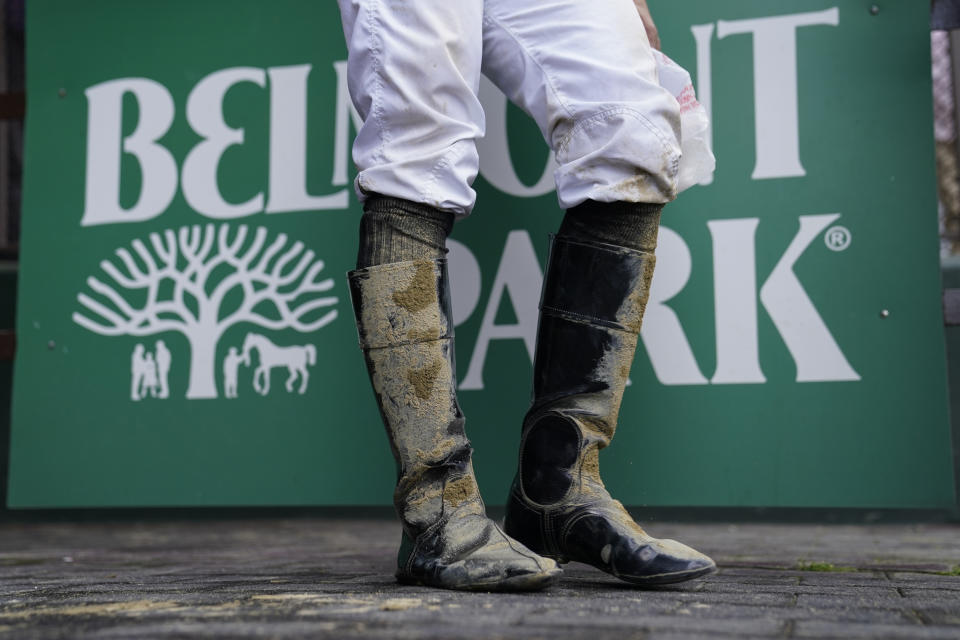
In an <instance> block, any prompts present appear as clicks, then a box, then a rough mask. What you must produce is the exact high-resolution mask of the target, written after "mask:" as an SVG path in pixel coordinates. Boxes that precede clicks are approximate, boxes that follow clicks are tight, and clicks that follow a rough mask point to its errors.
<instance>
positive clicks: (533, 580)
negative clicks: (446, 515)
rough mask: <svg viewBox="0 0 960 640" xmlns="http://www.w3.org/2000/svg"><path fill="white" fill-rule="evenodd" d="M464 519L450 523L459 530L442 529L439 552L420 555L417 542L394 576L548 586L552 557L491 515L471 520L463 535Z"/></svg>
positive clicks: (452, 585)
mask: <svg viewBox="0 0 960 640" xmlns="http://www.w3.org/2000/svg"><path fill="white" fill-rule="evenodd" d="M477 520H479V519H477ZM466 524H467V523H466V522H463V521H461V522H458V523H457V525H458V526H456V527H454V529H458V530H459V531H456V530H453V531H445V532H443V533H444V534H445V536H446V540H445V541H444V543H443V544H441V545H436V547H438V548H443V549H445V551H446V553H443V554H442V557H436V556H433V557H430V556H424V555H423V552H424V551H425V548H421V550H420V554H419V555H420V557H419V558H415V559H414V561H413V562H412V563H411V565H410V571H409V572H405V573H404V574H403V575H401V574H398V576H397V577H398V579H400V581H401V582H415V583H418V584H424V585H427V586H433V587H440V588H443V589H457V590H466V591H535V590H539V589H544V588H546V587H548V586H550V585H551V584H553V583H554V582H556V581H557V579H558V578H559V576H560V574H561V573H562V570H561V569H560V568H559V567H558V566H557V563H556V562H554V561H553V560H551V559H550V558H544V557H541V556H539V555H537V554H535V553H533V552H532V551H530V550H529V549H527V548H526V547H525V546H524V545H522V544H521V543H519V542H517V541H516V540H514V539H513V538H511V537H509V536H508V535H506V534H505V533H504V532H503V531H502V530H501V529H500V527H498V526H497V525H496V524H494V523H493V522H492V521H490V520H488V519H486V518H483V521H481V522H476V525H478V526H476V527H475V528H473V532H472V534H473V535H472V536H471V538H470V539H469V540H468V538H467V535H466V534H467V533H468V532H467V531H466V529H469V527H467V526H465V525H466ZM431 546H433V545H426V548H431Z"/></svg>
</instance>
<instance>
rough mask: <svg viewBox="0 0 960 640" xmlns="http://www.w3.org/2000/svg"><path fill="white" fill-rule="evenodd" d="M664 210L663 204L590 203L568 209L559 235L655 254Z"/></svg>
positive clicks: (591, 201)
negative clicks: (661, 214)
mask: <svg viewBox="0 0 960 640" xmlns="http://www.w3.org/2000/svg"><path fill="white" fill-rule="evenodd" d="M662 210H663V205H662V204H646V203H642V202H595V201H593V200H587V201H586V202H584V203H583V204H579V205H577V206H575V207H572V208H570V209H567V212H566V214H564V216H563V222H562V223H561V224H560V231H559V232H557V236H558V237H563V238H568V239H570V240H586V241H591V242H602V243H604V244H612V245H616V246H618V247H628V248H630V249H636V250H637V251H646V252H649V253H653V251H654V250H655V249H656V248H657V231H658V229H659V228H660V212H661V211H662Z"/></svg>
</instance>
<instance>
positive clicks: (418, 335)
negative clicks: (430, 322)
mask: <svg viewBox="0 0 960 640" xmlns="http://www.w3.org/2000/svg"><path fill="white" fill-rule="evenodd" d="M442 335H443V333H442V332H441V330H440V328H439V327H413V328H412V329H410V331H408V332H407V338H409V339H410V341H411V342H427V341H429V340H437V339H439V338H440V336H442Z"/></svg>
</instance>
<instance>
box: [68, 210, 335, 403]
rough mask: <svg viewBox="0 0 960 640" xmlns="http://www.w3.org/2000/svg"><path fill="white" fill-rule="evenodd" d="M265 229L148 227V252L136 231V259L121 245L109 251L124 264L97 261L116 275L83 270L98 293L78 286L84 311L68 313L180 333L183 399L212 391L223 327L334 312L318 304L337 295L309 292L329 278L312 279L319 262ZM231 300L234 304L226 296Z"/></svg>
mask: <svg viewBox="0 0 960 640" xmlns="http://www.w3.org/2000/svg"><path fill="white" fill-rule="evenodd" d="M267 233H268V232H267V229H266V228H264V227H258V228H257V230H256V232H255V233H254V235H253V239H252V241H250V242H249V244H247V243H246V241H247V235H248V234H247V227H246V226H245V225H241V226H240V227H239V228H237V230H236V233H235V234H233V238H232V240H231V238H230V236H231V231H230V228H229V226H228V225H226V224H223V225H221V226H220V228H219V229H216V228H215V226H214V225H213V224H208V225H206V226H205V227H203V228H201V227H200V226H199V225H194V226H191V227H181V228H180V229H178V230H177V231H176V232H174V230H173V229H167V230H166V231H164V232H163V233H162V235H161V234H160V233H151V234H150V236H149V238H150V246H151V247H153V252H152V253H151V252H150V250H149V249H147V246H146V244H145V243H144V242H143V241H142V240H140V239H137V240H134V241H133V242H132V243H131V246H132V247H133V251H134V252H135V253H136V255H137V256H138V257H139V262H138V261H137V260H135V259H134V256H133V255H132V254H131V253H130V251H128V250H127V249H125V248H119V249H117V250H116V256H117V258H118V259H119V263H122V267H118V266H117V265H115V264H114V263H113V262H111V261H109V260H104V261H103V262H101V263H100V268H101V269H103V271H104V272H105V273H106V274H107V275H108V276H110V278H111V279H112V280H113V283H111V284H106V283H104V282H102V281H101V280H98V279H97V278H94V277H92V276H91V277H89V278H87V286H88V287H90V290H91V291H92V292H93V293H95V294H97V296H98V297H99V299H95V298H93V297H91V296H89V295H87V294H85V293H80V294H78V295H77V300H78V301H79V302H80V304H81V305H83V306H84V307H86V310H84V311H83V312H75V313H74V314H73V321H74V322H76V323H77V324H79V325H80V326H82V327H84V328H85V329H89V330H90V331H93V332H94V333H98V334H100V335H104V336H149V335H154V334H159V333H164V332H168V331H177V332H180V333H182V334H183V335H184V336H186V338H187V340H188V341H189V343H190V350H191V357H190V382H189V385H188V388H187V398H216V397H217V385H216V380H215V378H214V370H215V368H216V367H215V358H216V352H217V343H218V342H219V341H220V338H221V337H222V336H223V334H224V332H225V331H226V330H227V329H229V328H230V327H232V326H234V325H236V324H239V323H241V322H245V323H249V324H252V325H256V326H259V327H263V328H265V329H269V330H281V329H294V330H296V331H300V332H303V333H308V332H311V331H316V330H317V329H320V328H321V327H324V326H326V325H327V324H329V323H330V322H332V321H333V320H334V319H335V318H336V317H337V310H336V309H331V310H328V311H326V312H323V311H322V310H323V309H325V308H327V307H330V306H332V305H335V304H336V303H337V298H336V297H333V296H326V297H317V295H316V294H318V293H322V292H325V291H329V290H330V289H332V288H333V284H334V283H333V279H332V278H326V279H323V280H318V275H319V274H320V271H322V270H323V266H324V265H323V261H322V260H316V259H315V254H314V252H313V251H310V250H307V251H304V248H305V247H304V245H303V243H302V242H299V241H298V242H295V243H294V244H293V245H291V246H289V247H287V236H286V235H285V234H283V233H281V234H279V235H277V236H276V238H275V239H274V240H273V242H272V243H271V244H270V245H269V246H268V245H267ZM264 247H266V248H264ZM118 290H123V291H124V294H123V295H121V293H120V292H119V291H118ZM233 292H237V293H233ZM231 294H232V295H231ZM228 296H229V297H228ZM228 300H231V301H234V304H225V302H226V301H228ZM237 300H239V302H237ZM234 307H235V308H234ZM84 313H86V314H87V315H84ZM88 316H89V317H88Z"/></svg>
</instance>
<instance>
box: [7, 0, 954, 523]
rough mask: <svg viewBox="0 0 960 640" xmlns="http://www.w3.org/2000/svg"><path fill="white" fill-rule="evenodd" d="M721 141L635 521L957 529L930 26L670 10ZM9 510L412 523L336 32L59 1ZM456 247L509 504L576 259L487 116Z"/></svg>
mask: <svg viewBox="0 0 960 640" xmlns="http://www.w3.org/2000/svg"><path fill="white" fill-rule="evenodd" d="M651 4H653V5H654V6H653V9H654V13H655V15H656V16H657V18H658V20H659V26H660V30H661V35H662V39H663V43H664V49H665V51H666V52H667V53H668V54H669V55H670V56H671V57H672V58H674V59H675V60H676V61H678V62H679V63H680V64H682V65H683V66H685V67H686V68H687V69H689V70H690V71H691V74H692V75H693V77H694V81H695V84H696V86H697V89H698V93H699V98H700V100H701V102H702V103H703V104H704V105H705V106H706V107H707V109H708V110H709V111H710V112H711V113H712V115H713V129H712V140H713V145H714V150H715V153H716V155H717V158H718V168H717V172H716V174H715V176H714V179H713V181H712V183H710V184H705V185H698V186H696V187H694V188H692V189H691V190H689V191H688V192H686V193H684V194H682V195H681V197H680V199H679V200H678V201H677V202H676V203H675V204H672V205H670V206H669V207H668V208H667V210H666V212H665V215H664V228H663V231H662V233H661V237H660V249H659V252H658V255H659V262H658V270H657V274H656V277H655V280H654V289H653V292H652V295H651V300H650V304H649V307H648V311H647V317H646V321H645V325H644V330H643V335H642V338H643V339H642V343H641V347H640V349H639V351H638V355H637V360H636V362H635V364H634V368H633V372H632V384H631V386H630V387H629V388H628V389H627V392H626V396H625V399H624V404H623V410H622V413H621V421H620V428H619V431H618V433H617V437H616V439H615V440H614V443H613V445H612V446H611V447H610V448H609V449H608V450H606V451H605V452H604V453H603V455H602V456H601V460H602V465H603V469H604V476H605V478H606V480H607V484H608V486H609V487H610V489H611V491H612V493H614V494H615V495H617V496H618V497H619V498H620V499H621V500H623V501H624V502H626V503H628V504H634V505H640V504H649V505H705V506H724V505H733V506H748V505H765V506H826V507H843V506H857V507H946V506H950V505H952V504H953V503H954V495H953V475H952V470H951V459H950V453H949V452H950V441H949V429H948V422H947V393H946V392H947V388H946V378H945V359H944V340H943V328H942V319H941V315H940V313H941V312H940V302H939V275H938V274H939V271H938V262H937V250H936V249H937V223H936V202H935V189H934V180H933V141H932V136H931V104H930V86H929V85H930V80H929V78H930V74H929V45H928V34H927V19H928V17H927V10H928V7H927V6H926V4H924V3H919V2H913V1H910V0H899V1H893V0H891V1H889V2H885V3H883V4H882V7H881V9H880V12H879V14H877V15H873V14H871V12H870V11H869V10H868V8H867V7H866V6H865V5H863V4H862V3H854V2H840V1H839V0H830V1H826V0H806V1H804V2H800V1H799V0H792V1H784V2H776V3H773V2H766V1H762V0H729V1H727V2H713V1H710V0H687V1H686V2H684V3H683V8H682V10H679V9H677V8H676V7H675V3H669V2H665V1H661V2H652V3H651ZM28 9H29V23H28V28H29V34H28V35H29V37H28V39H27V42H28V47H29V49H28V52H27V60H28V64H29V68H28V85H29V86H28V95H29V97H30V99H29V110H28V116H27V134H26V136H27V137H26V140H27V149H26V155H27V157H26V167H27V168H26V174H25V175H26V180H25V184H24V221H23V238H22V246H23V251H22V261H21V272H20V273H21V280H20V286H19V295H20V300H19V307H18V311H19V317H18V326H17V333H18V336H17V337H18V347H19V350H18V353H17V359H16V372H15V389H14V395H15V397H14V407H13V425H12V442H11V476H10V483H9V497H8V499H9V504H10V505H11V506H13V507H67V506H70V507H78V506H119V505H313V504H331V505H334V504H386V503H388V502H389V500H390V496H391V492H392V486H393V480H394V467H393V462H392V460H391V458H390V453H389V449H388V446H387V442H386V438H385V436H384V434H383V430H382V426H381V424H380V418H379V415H378V413H377V411H376V407H375V405H374V401H373V394H372V392H371V391H370V390H369V387H368V382H367V379H366V374H365V370H364V365H363V362H362V358H361V355H360V352H359V350H358V347H357V339H356V332H355V329H354V327H353V323H352V317H351V316H352V313H351V310H350V303H349V297H348V295H347V286H346V278H345V272H346V271H347V270H348V269H350V268H351V267H352V266H353V261H354V256H355V250H356V234H357V231H356V228H357V223H358V215H359V206H358V204H357V202H356V199H355V197H354V195H353V193H352V189H351V187H350V184H351V180H352V177H353V167H352V165H351V163H350V161H349V158H350V152H349V145H350V142H351V137H352V135H353V132H354V129H355V126H356V121H357V118H356V115H355V113H354V111H353V109H352V107H351V106H350V103H349V98H348V95H347V88H346V73H345V62H344V61H345V58H346V53H345V50H344V46H343V40H342V36H341V33H340V24H339V17H338V15H337V11H336V7H335V5H334V3H332V2H323V3H320V2H316V3H304V2H294V1H292V0H286V1H278V2H271V3H266V2H259V1H255V0H237V1H233V2H203V3H196V2H187V1H185V0H177V1H174V0H170V1H168V2H164V3H130V2H120V1H108V0H100V1H97V2H85V3H76V2H71V1H68V0H31V2H30V3H29V7H28ZM482 100H483V102H484V105H485V109H486V114H487V136H486V138H485V139H484V140H483V141H481V143H480V147H481V157H482V161H481V175H480V177H479V178H478V180H477V187H478V192H479V204H478V206H477V209H476V211H475V213H474V215H473V216H472V217H471V218H469V219H468V220H466V221H464V222H462V223H460V224H458V226H457V228H456V230H455V231H454V241H453V242H451V253H450V263H451V271H452V280H453V283H454V289H455V290H454V294H453V298H454V316H455V321H456V324H457V325H458V326H457V350H458V351H457V355H458V377H459V380H460V392H461V393H460V396H461V401H462V405H463V407H464V410H465V412H466V414H467V431H468V434H469V435H470V436H471V438H472V440H473V442H474V445H475V447H476V450H477V451H476V466H477V471H478V475H479V477H480V483H481V488H482V490H483V492H484V494H485V496H486V497H487V501H488V502H489V503H490V504H500V503H502V501H503V499H504V497H505V495H506V490H507V487H508V484H509V481H510V478H511V477H512V474H513V470H514V468H515V456H516V449H517V444H518V441H519V435H520V420H521V418H522V415H523V413H524V411H525V409H526V405H527V403H528V402H529V389H530V380H529V378H530V374H531V368H532V366H531V356H532V353H533V341H534V336H535V331H536V322H537V303H538V299H539V287H540V283H541V280H542V269H543V264H544V261H545V259H546V254H547V243H548V239H547V238H548V234H549V233H550V232H551V231H554V230H555V229H556V226H557V224H558V223H559V220H560V215H561V214H560V212H559V211H558V210H557V208H556V197H555V194H554V193H553V183H552V178H551V176H550V170H551V166H552V165H551V161H550V160H549V158H548V155H549V154H548V150H547V148H546V145H545V144H544V143H543V142H542V140H540V138H539V133H538V132H537V130H536V127H535V126H534V125H533V124H532V123H531V122H529V121H528V120H527V119H526V118H525V116H523V115H522V114H521V113H520V112H519V111H518V110H517V109H516V108H514V107H512V106H508V104H507V102H506V100H505V99H504V98H503V96H502V95H500V94H499V93H498V92H497V91H496V90H495V89H493V88H492V87H491V86H490V85H489V84H486V83H485V84H484V86H483V88H482Z"/></svg>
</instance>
